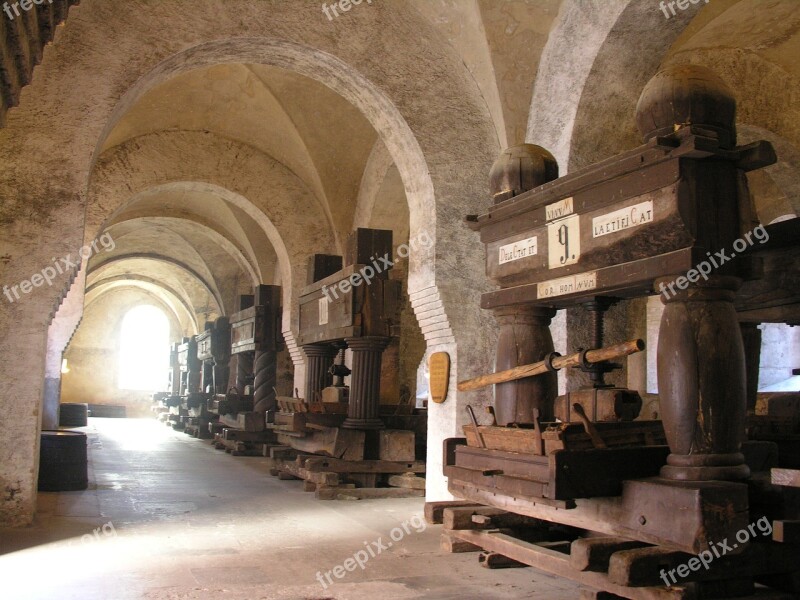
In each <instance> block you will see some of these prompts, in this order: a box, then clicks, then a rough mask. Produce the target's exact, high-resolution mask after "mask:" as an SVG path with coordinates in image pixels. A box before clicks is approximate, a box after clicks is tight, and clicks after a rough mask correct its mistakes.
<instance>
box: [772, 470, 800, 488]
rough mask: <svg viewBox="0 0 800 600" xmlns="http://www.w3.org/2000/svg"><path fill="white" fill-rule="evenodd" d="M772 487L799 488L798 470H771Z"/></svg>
mask: <svg viewBox="0 0 800 600" xmlns="http://www.w3.org/2000/svg"><path fill="white" fill-rule="evenodd" d="M771 473H772V485H782V486H786V487H796V488H800V470H798V469H772V471H771Z"/></svg>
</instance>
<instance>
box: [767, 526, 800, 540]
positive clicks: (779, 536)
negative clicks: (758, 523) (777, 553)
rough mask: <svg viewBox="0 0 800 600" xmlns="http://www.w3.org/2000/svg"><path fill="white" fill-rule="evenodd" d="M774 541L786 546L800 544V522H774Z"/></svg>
mask: <svg viewBox="0 0 800 600" xmlns="http://www.w3.org/2000/svg"><path fill="white" fill-rule="evenodd" d="M772 539H773V540H774V541H776V542H783V543H785V544H800V521H787V520H779V521H773V522H772Z"/></svg>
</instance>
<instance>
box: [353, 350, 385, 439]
mask: <svg viewBox="0 0 800 600" xmlns="http://www.w3.org/2000/svg"><path fill="white" fill-rule="evenodd" d="M390 341H391V338H388V337H379V336H365V337H358V338H347V340H346V342H347V346H348V348H350V350H351V351H352V352H353V372H352V374H351V375H350V404H349V406H348V408H347V419H346V420H345V422H344V423H342V427H346V428H349V429H382V428H383V427H384V425H383V421H381V420H380V419H379V418H378V411H379V407H380V401H381V398H380V396H381V357H382V354H383V351H384V349H385V348H386V346H388V345H389V342H390Z"/></svg>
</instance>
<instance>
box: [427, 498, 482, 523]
mask: <svg viewBox="0 0 800 600" xmlns="http://www.w3.org/2000/svg"><path fill="white" fill-rule="evenodd" d="M467 506H474V507H476V508H480V507H481V505H480V504H475V503H474V502H465V501H463V500H440V501H437V502H426V503H425V520H426V521H427V522H428V523H429V524H430V525H441V524H442V517H443V515H444V509H445V508H462V507H467Z"/></svg>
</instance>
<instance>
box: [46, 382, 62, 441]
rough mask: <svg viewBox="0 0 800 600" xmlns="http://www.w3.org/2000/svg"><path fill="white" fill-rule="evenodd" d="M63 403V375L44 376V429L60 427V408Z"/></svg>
mask: <svg viewBox="0 0 800 600" xmlns="http://www.w3.org/2000/svg"><path fill="white" fill-rule="evenodd" d="M60 404H61V377H45V378H44V397H43V402H42V429H43V430H46V429H58V410H59V405H60Z"/></svg>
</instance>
